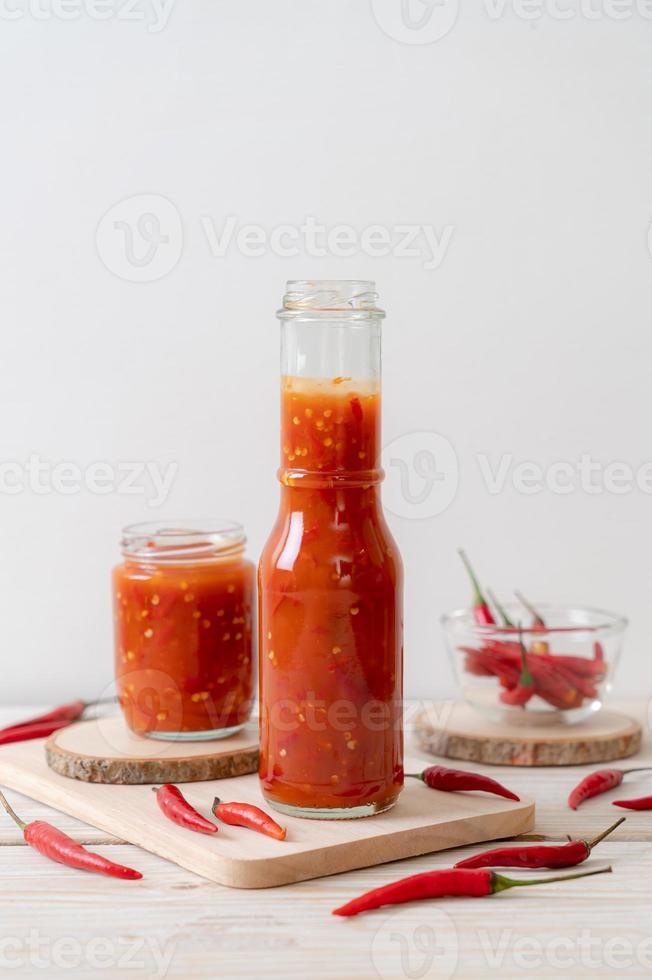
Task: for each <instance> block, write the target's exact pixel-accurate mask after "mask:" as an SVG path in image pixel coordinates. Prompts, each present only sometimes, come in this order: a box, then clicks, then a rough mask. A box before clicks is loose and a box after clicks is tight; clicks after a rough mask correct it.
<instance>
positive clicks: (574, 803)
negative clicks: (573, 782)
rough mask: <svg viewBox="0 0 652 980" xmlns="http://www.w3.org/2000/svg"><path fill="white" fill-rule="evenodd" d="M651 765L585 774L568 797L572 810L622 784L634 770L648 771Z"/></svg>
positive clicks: (601, 770)
mask: <svg viewBox="0 0 652 980" xmlns="http://www.w3.org/2000/svg"><path fill="white" fill-rule="evenodd" d="M650 768H652V767H650V766H642V767H640V768H638V769H596V771H595V772H590V773H589V774H588V776H585V777H584V779H582V780H581V781H580V782H579V783H578V784H577V786H576V787H575V788H574V789H573V790H571V793H570V796H569V797H568V805H569V807H570V808H571V810H577V808H578V806H580V804H582V803H584V801H585V800H590V799H591V797H592V796H600V795H601V794H602V793H607V792H608V791H609V790H610V789H614V788H615V787H616V786H620V784H621V783H622V781H623V778H624V777H625V776H628V775H629V774H630V773H632V772H646V771H647V770H649V769H650Z"/></svg>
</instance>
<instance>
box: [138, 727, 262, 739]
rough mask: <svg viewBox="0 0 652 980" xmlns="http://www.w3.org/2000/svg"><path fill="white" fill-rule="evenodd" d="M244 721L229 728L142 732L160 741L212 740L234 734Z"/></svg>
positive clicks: (240, 729)
mask: <svg viewBox="0 0 652 980" xmlns="http://www.w3.org/2000/svg"><path fill="white" fill-rule="evenodd" d="M245 724H246V723H245V722H243V723H242V724H241V725H233V726H232V727H231V728H213V729H211V730H210V731H206V732H143V736H144V737H145V738H154V739H158V740H159V741H161V742H214V741H215V740H216V739H219V738H229V736H230V735H236V734H237V733H238V732H241V731H242V729H243V728H244V727H245Z"/></svg>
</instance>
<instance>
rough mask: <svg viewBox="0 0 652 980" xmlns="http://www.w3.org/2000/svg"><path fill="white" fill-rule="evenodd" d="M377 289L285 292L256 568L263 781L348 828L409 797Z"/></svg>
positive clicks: (340, 286) (280, 800)
mask: <svg viewBox="0 0 652 980" xmlns="http://www.w3.org/2000/svg"><path fill="white" fill-rule="evenodd" d="M382 316H383V313H382V311H380V310H378V309H377V307H376V305H375V292H374V289H373V284H372V283H358V282H344V283H341V282H317V283H290V284H288V295H287V296H286V300H285V306H284V308H283V310H281V312H280V313H279V317H280V319H281V323H282V357H281V360H282V372H283V373H282V378H281V468H280V470H279V480H280V483H281V503H280V509H279V513H278V517H277V520H276V523H275V525H274V528H273V529H272V532H271V534H270V537H269V539H268V541H267V544H266V546H265V548H264V551H263V555H262V558H261V561H260V565H259V603H260V606H259V658H260V703H261V720H260V725H261V749H260V751H261V759H260V779H261V785H262V790H263V794H264V796H265V798H266V799H267V800H268V801H269V802H270V804H271V805H272V806H274V807H275V808H276V809H278V810H280V811H282V812H284V813H288V814H292V815H296V816H304V817H318V818H321V819H323V818H347V817H359V816H367V815H371V814H374V813H379V812H382V811H383V810H387V809H389V808H390V807H391V806H393V804H394V803H395V802H396V800H397V798H398V795H399V793H400V791H401V788H402V785H403V731H402V691H403V688H402V669H403V620H402V615H403V613H402V583H403V573H402V564H401V559H400V555H399V552H398V549H397V547H396V544H395V542H394V540H393V538H392V536H391V534H390V531H389V528H388V526H387V524H386V522H385V518H384V516H383V511H382V505H381V498H380V483H381V480H382V475H383V474H382V470H381V469H380V468H379V465H378V458H379V456H380V448H381V447H380V323H381V318H382Z"/></svg>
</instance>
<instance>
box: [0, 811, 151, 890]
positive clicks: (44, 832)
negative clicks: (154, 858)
mask: <svg viewBox="0 0 652 980" xmlns="http://www.w3.org/2000/svg"><path fill="white" fill-rule="evenodd" d="M0 804H2V806H3V807H4V808H5V810H6V811H7V813H8V814H9V816H10V817H11V818H12V820H14V821H15V822H16V824H17V825H18V827H20V829H21V830H22V832H23V837H24V838H25V842H26V843H27V844H29V846H30V847H33V848H34V849H35V850H36V851H38V852H39V853H40V854H42V855H43V856H44V857H47V858H49V859H50V860H51V861H58V862H59V864H65V865H67V867H69V868H78V869H79V870H80V871H94V872H95V873H96V874H102V875H109V877H111V878H123V879H125V880H130V881H135V880H136V879H137V878H142V877H143V876H142V874H141V873H140V871H134V870H133V868H126V867H125V866H124V865H122V864H114V862H113V861H109V860H108V859H107V858H105V857H102V855H101V854H95V853H93V851H87V850H86V848H85V847H82V845H81V844H78V843H77V841H74V840H73V839H72V837H68V835H67V834H64V833H63V832H62V831H60V830H57V828H56V827H53V826H52V824H49V823H46V822H45V821H44V820H33V821H32V822H31V823H25V821H24V820H21V819H20V817H18V816H17V815H16V814H15V813H14V811H13V810H12V808H11V807H10V806H9V803H8V802H7V800H6V799H5V797H4V796H3V794H2V793H0Z"/></svg>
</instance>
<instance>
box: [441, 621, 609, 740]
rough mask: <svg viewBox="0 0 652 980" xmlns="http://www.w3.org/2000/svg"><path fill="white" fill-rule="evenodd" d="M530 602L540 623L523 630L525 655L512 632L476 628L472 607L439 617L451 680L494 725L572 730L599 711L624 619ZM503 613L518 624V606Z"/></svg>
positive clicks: (515, 631)
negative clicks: (454, 679) (555, 726)
mask: <svg viewBox="0 0 652 980" xmlns="http://www.w3.org/2000/svg"><path fill="white" fill-rule="evenodd" d="M534 605H535V607H536V609H537V610H538V611H539V612H540V614H541V617H542V619H543V621H544V622H545V624H546V626H545V628H542V627H536V626H525V627H524V628H523V631H522V634H523V644H524V647H525V658H523V656H522V653H521V647H520V644H519V637H518V629H517V628H515V627H507V626H498V625H490V626H487V625H479V624H478V623H476V622H475V620H474V617H473V610H471V609H459V610H457V611H456V612H453V613H450V614H448V615H445V616H443V617H442V625H443V628H444V634H445V636H446V642H447V645H448V650H449V653H450V655H451V658H452V660H453V668H454V670H455V675H456V677H457V679H458V682H459V684H460V687H461V688H462V692H463V694H464V698H465V700H466V701H467V702H468V703H469V704H470V705H472V706H473V707H474V708H476V709H477V710H478V711H480V712H482V714H484V715H485V716H486V717H489V718H491V719H493V720H494V721H509V722H510V723H513V722H517V723H524V722H525V723H535V724H555V723H559V722H561V723H563V724H569V725H572V724H575V723H576V722H579V721H582V720H583V719H584V718H587V717H588V716H589V715H591V714H593V712H595V711H599V710H600V708H601V707H602V704H603V701H604V697H605V695H606V693H607V692H608V691H609V690H610V688H611V684H612V681H613V676H614V671H615V669H616V665H617V663H618V660H619V657H620V652H621V650H622V645H623V638H624V634H625V629H626V627H627V620H626V619H625V617H624V616H618V615H616V614H615V613H610V612H605V611H604V610H602V609H588V608H583V607H581V606H565V605H554V604H547V603H544V602H541V603H534ZM505 611H506V613H507V615H508V617H509V619H510V620H511V621H512V622H513V623H518V622H519V620H522V619H523V615H524V613H523V607H522V606H521V605H520V604H519V603H516V602H514V603H506V604H505ZM526 615H527V614H526ZM523 659H525V664H526V668H527V672H524V671H523ZM524 682H525V683H524Z"/></svg>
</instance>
